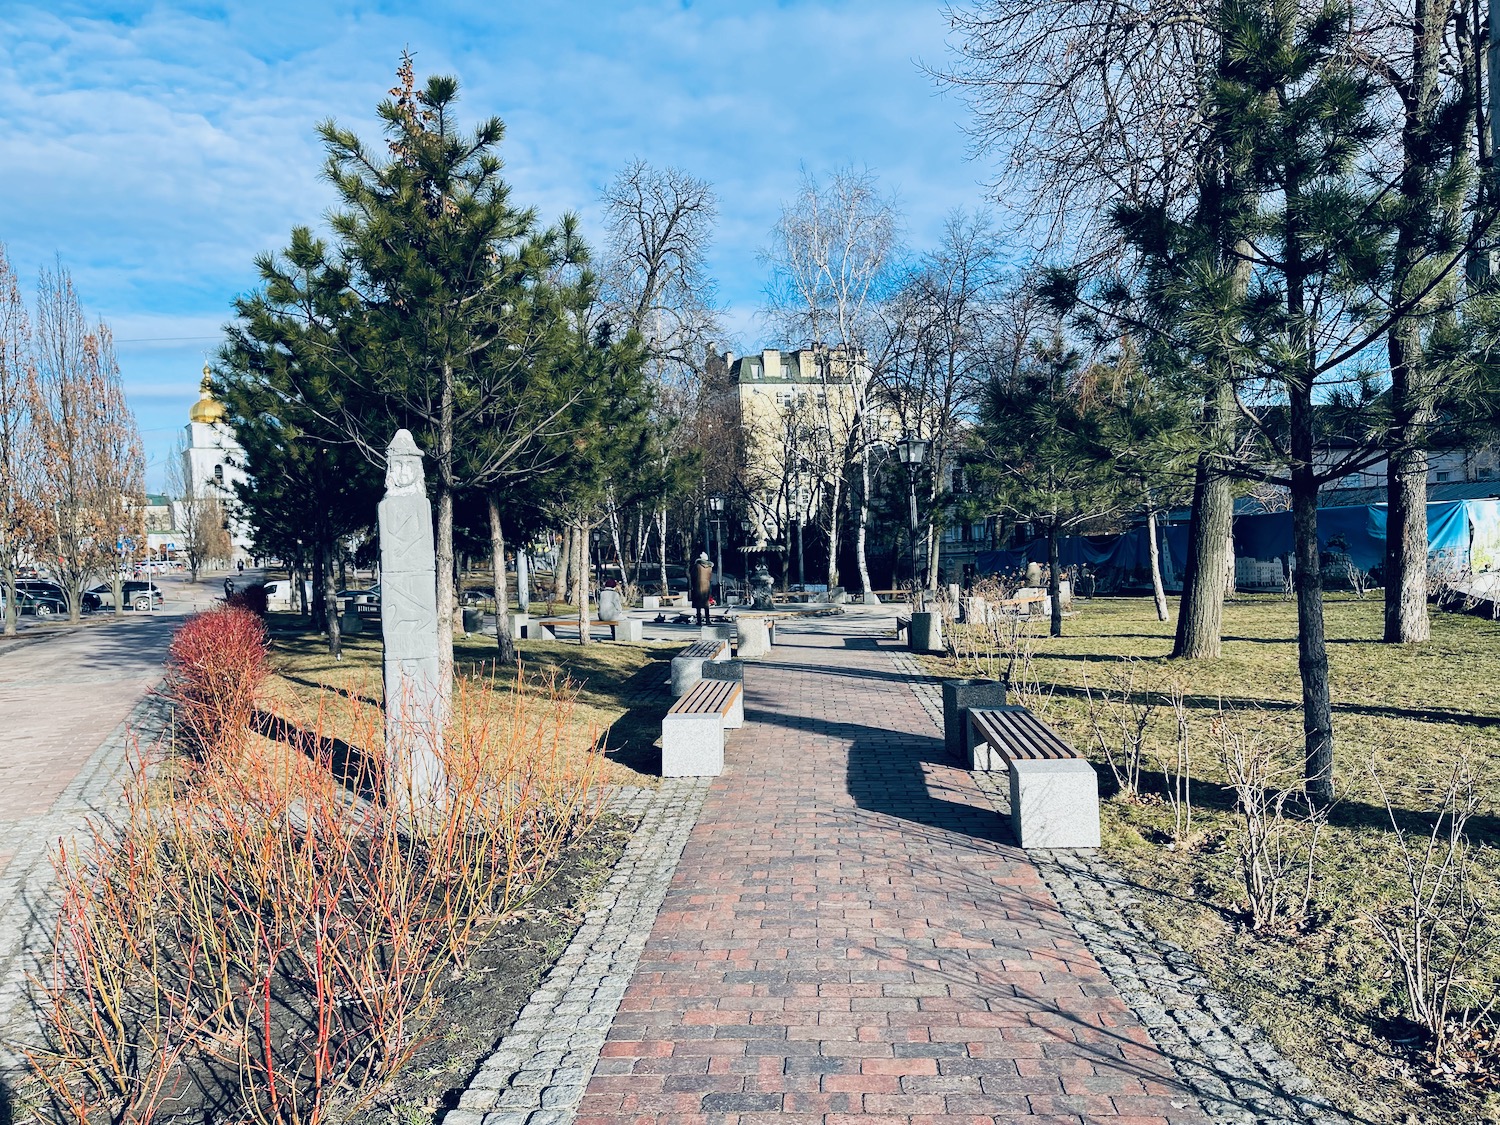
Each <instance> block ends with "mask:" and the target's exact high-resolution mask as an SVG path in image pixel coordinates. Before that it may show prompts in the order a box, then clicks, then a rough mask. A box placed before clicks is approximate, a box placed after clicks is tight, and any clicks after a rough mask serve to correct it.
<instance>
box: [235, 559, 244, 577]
mask: <svg viewBox="0 0 1500 1125" xmlns="http://www.w3.org/2000/svg"><path fill="white" fill-rule="evenodd" d="M235 565H236V566H237V567H238V568H239V572H240V573H241V574H244V573H245V560H244V559H241V560H240V561H239V562H238V563H236V564H235Z"/></svg>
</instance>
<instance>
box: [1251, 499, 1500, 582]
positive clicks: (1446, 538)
mask: <svg viewBox="0 0 1500 1125" xmlns="http://www.w3.org/2000/svg"><path fill="white" fill-rule="evenodd" d="M1496 511H1500V500H1448V501H1442V502H1437V503H1432V504H1428V505H1427V553H1428V554H1429V555H1437V556H1441V557H1443V558H1445V559H1448V560H1451V561H1453V562H1455V563H1457V564H1459V565H1460V566H1471V565H1473V564H1474V563H1476V562H1479V563H1480V565H1479V566H1477V567H1476V569H1478V570H1483V569H1485V566H1484V563H1483V562H1482V561H1481V559H1482V558H1483V557H1484V552H1483V550H1482V548H1483V542H1482V540H1483V538H1484V537H1485V529H1486V528H1487V527H1488V526H1489V525H1490V524H1492V523H1494V521H1495V512H1496ZM1385 526H1386V510H1385V505H1384V504H1371V505H1367V506H1361V507H1355V508H1319V509H1318V546H1319V547H1321V548H1322V549H1323V550H1324V551H1325V552H1329V553H1334V552H1337V553H1340V554H1344V555H1348V556H1349V561H1350V562H1351V563H1353V564H1354V565H1355V566H1357V567H1358V568H1359V569H1360V570H1365V571H1370V570H1376V569H1378V568H1379V567H1381V566H1382V565H1383V564H1384V562H1385ZM1476 532H1478V533H1479V537H1480V539H1481V542H1480V544H1479V546H1480V547H1481V550H1480V551H1479V552H1474V551H1473V547H1474V546H1475V533H1476ZM1234 549H1235V553H1236V554H1238V555H1239V556H1241V557H1243V558H1252V559H1261V560H1262V561H1265V560H1270V559H1281V558H1285V557H1286V556H1287V555H1290V554H1291V553H1292V514H1291V513H1290V512H1273V513H1271V514H1269V515H1259V516H1239V517H1237V518H1236V519H1235V521H1234ZM1476 553H1477V554H1478V555H1479V556H1480V558H1471V554H1476Z"/></svg>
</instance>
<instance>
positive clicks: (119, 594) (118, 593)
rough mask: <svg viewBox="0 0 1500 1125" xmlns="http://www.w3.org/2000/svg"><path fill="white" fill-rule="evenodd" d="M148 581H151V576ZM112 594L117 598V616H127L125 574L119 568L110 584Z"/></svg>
mask: <svg viewBox="0 0 1500 1125" xmlns="http://www.w3.org/2000/svg"><path fill="white" fill-rule="evenodd" d="M146 581H148V582H149V581H150V579H149V578H147V579H146ZM109 589H110V594H111V595H112V596H113V597H114V599H115V616H116V617H124V616H125V576H124V575H123V574H121V573H120V572H119V571H118V570H117V571H115V577H114V580H113V581H111V582H110V584H109Z"/></svg>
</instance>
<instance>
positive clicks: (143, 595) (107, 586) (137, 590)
mask: <svg viewBox="0 0 1500 1125" xmlns="http://www.w3.org/2000/svg"><path fill="white" fill-rule="evenodd" d="M86 593H88V594H92V595H93V596H94V597H95V598H96V599H97V604H98V605H108V606H109V607H110V608H111V609H113V608H114V606H115V588H114V584H113V583H111V582H101V583H100V584H99V585H98V586H95V587H94V588H93V589H91V590H88V591H86ZM120 598H121V600H122V601H123V602H124V603H125V608H126V609H134V610H140V611H142V612H144V611H146V610H149V609H160V608H161V605H162V603H163V602H165V601H166V600H167V599H166V597H165V596H164V595H163V594H162V592H161V587H160V586H158V585H157V584H156V583H155V582H146V581H144V580H142V579H139V578H127V579H126V580H125V581H124V582H121V583H120Z"/></svg>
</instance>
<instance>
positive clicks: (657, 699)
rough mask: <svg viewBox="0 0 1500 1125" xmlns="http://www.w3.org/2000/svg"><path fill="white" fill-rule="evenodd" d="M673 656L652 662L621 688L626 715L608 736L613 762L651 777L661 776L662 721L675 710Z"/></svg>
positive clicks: (618, 699) (663, 655)
mask: <svg viewBox="0 0 1500 1125" xmlns="http://www.w3.org/2000/svg"><path fill="white" fill-rule="evenodd" d="M672 656H673V653H671V652H662V653H659V654H656V653H653V655H652V659H651V660H650V661H648V662H647V663H646V664H645V666H643V667H642V668H640V669H638V670H637V671H636V673H635V674H634V675H633V676H631V677H630V678H629V679H627V680H625V681H624V682H623V683H621V684H620V685H619V688H618V695H617V697H616V703H617V705H618V706H621V707H624V708H625V713H624V714H622V715H621V716H620V717H619V718H618V719H616V720H615V721H614V722H613V723H611V724H610V727H609V730H607V731H606V732H605V733H604V737H603V744H604V746H605V753H606V754H608V755H609V757H610V759H611V760H612V761H615V762H618V763H619V764H620V765H622V766H627V767H628V768H630V769H633V770H635V772H636V773H640V774H646V775H648V776H651V777H660V776H661V747H660V746H659V745H657V743H658V742H659V741H660V740H661V721H662V718H663V717H664V716H665V715H666V713H667V711H668V710H669V709H670V708H671V706H672V692H671V688H670V686H669V680H670V673H671V662H672Z"/></svg>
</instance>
